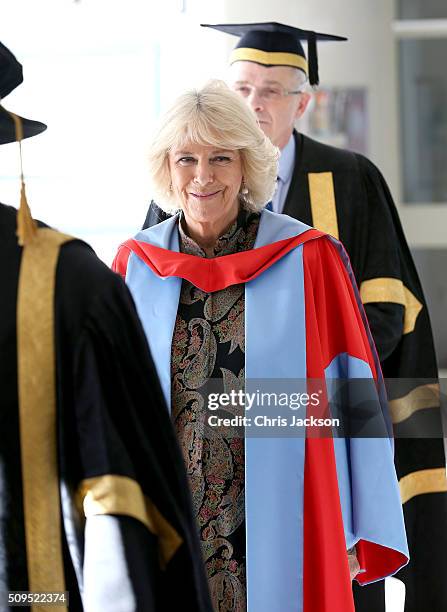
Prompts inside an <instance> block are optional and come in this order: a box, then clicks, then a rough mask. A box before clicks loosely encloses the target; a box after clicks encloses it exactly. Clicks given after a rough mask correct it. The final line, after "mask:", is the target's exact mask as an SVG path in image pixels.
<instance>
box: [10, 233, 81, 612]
mask: <svg viewBox="0 0 447 612" xmlns="http://www.w3.org/2000/svg"><path fill="white" fill-rule="evenodd" d="M69 240H72V238H71V237H70V236H66V235H64V234H60V233H59V232H56V231H54V230H51V229H47V228H41V229H39V230H38V231H37V234H36V236H35V237H34V239H33V240H32V241H31V242H30V243H29V244H27V246H25V248H24V249H23V254H22V261H21V267H20V275H19V285H18V296H17V359H18V364H17V365H18V394H19V422H20V449H21V460H22V482H23V510H24V520H25V537H26V555H27V566H28V582H29V585H28V588H29V590H30V591H33V592H42V591H47V592H55V591H65V576H64V565H63V558H62V536H61V509H60V493H59V474H58V457H57V423H56V420H57V415H56V386H55V384H56V357H55V334H54V298H55V283H56V266H57V261H58V257H59V249H60V247H61V245H62V244H64V243H65V242H68V241H69ZM31 610H32V612H65V611H66V610H68V608H67V606H65V605H60V606H54V605H52V606H45V605H43V606H41V605H39V607H36V606H32V607H31Z"/></svg>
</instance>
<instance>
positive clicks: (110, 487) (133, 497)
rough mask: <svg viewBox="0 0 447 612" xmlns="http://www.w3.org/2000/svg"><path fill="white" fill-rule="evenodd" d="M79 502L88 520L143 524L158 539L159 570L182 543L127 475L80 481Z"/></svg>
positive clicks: (98, 477)
mask: <svg viewBox="0 0 447 612" xmlns="http://www.w3.org/2000/svg"><path fill="white" fill-rule="evenodd" d="M78 499H79V503H80V505H82V506H83V510H84V514H85V516H86V517H87V518H88V517H90V516H94V515H98V514H118V515H125V516H130V517H132V518H135V519H137V520H138V521H140V522H141V523H143V525H145V526H146V527H147V528H148V529H149V531H150V532H151V533H153V534H154V535H156V536H157V537H158V540H159V559H160V567H161V568H162V569H165V568H166V566H167V564H168V563H169V561H170V560H171V559H172V557H173V556H174V555H175V553H176V552H177V550H178V548H179V547H180V546H181V544H182V542H183V540H182V538H181V537H180V536H179V534H178V533H177V531H176V530H175V529H174V527H172V525H171V524H170V523H169V522H168V521H167V520H166V519H165V518H164V516H163V515H162V514H161V513H160V512H159V510H158V508H157V507H156V506H155V504H154V503H153V502H152V501H151V500H150V499H149V498H148V497H147V496H145V495H144V494H143V491H142V490H141V487H140V485H139V484H138V482H136V481H135V480H132V479H131V478H128V477H127V476H117V475H115V474H105V475H104V476H97V477H95V478H87V479H85V480H83V481H82V483H81V485H80V487H79V490H78Z"/></svg>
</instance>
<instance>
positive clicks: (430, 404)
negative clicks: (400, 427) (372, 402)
mask: <svg viewBox="0 0 447 612" xmlns="http://www.w3.org/2000/svg"><path fill="white" fill-rule="evenodd" d="M388 404H389V407H390V412H391V419H392V421H393V423H402V421H405V419H408V418H410V417H411V416H412V415H413V414H414V413H415V412H417V411H418V410H424V409H425V408H439V384H438V383H430V384H427V385H420V386H419V387H415V388H414V389H412V390H411V391H410V392H409V393H407V395H404V396H403V397H399V398H397V399H393V400H390V401H389V402H388Z"/></svg>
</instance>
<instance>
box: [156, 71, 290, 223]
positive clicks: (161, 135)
mask: <svg viewBox="0 0 447 612" xmlns="http://www.w3.org/2000/svg"><path fill="white" fill-rule="evenodd" d="M187 142H193V143H195V144H200V145H210V146H215V147H219V148H221V149H228V150H238V151H239V152H240V155H241V161H242V172H243V176H244V187H245V188H246V190H247V191H248V193H246V194H245V193H244V194H240V196H239V198H240V201H241V204H242V206H243V207H244V208H246V209H247V210H251V211H257V210H261V209H262V208H263V207H264V206H265V204H266V203H267V202H269V201H270V200H271V198H272V196H273V193H274V191H275V187H276V177H277V173H278V157H279V150H278V149H277V148H276V147H275V146H274V145H273V144H272V143H271V142H270V140H269V139H268V138H267V137H266V136H265V135H264V132H263V131H262V130H261V128H260V127H259V125H258V123H257V121H256V117H255V115H254V113H253V111H252V110H251V109H250V108H249V107H248V106H247V104H246V103H245V102H244V101H243V100H242V99H241V98H240V96H239V95H238V94H236V93H235V92H233V91H231V89H230V88H229V87H228V86H227V85H226V84H225V83H224V82H223V81H217V80H213V81H210V82H208V83H207V84H206V85H205V86H204V87H203V88H201V89H192V90H190V91H187V92H186V93H184V94H183V95H181V96H179V97H178V98H177V99H176V100H175V102H174V104H173V105H172V106H171V108H170V109H169V110H168V111H167V112H166V113H165V114H164V115H163V117H162V118H161V120H160V122H159V125H158V129H157V131H156V134H155V138H154V139H153V142H152V146H151V148H150V153H149V171H150V175H151V182H152V190H153V192H152V196H153V198H154V200H155V202H156V203H157V204H158V205H159V206H160V207H161V208H162V209H163V210H164V211H165V212H168V213H172V212H175V211H176V210H178V209H179V208H180V203H179V202H178V201H177V200H176V198H175V195H174V193H173V192H172V190H171V188H170V184H171V176H170V171H169V159H168V156H169V151H170V150H171V149H173V148H178V147H182V146H184V145H185V144H186V143H187ZM244 191H245V190H244Z"/></svg>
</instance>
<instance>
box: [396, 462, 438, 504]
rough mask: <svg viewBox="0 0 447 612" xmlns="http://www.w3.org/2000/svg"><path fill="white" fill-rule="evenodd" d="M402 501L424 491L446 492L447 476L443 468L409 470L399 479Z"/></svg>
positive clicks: (404, 501)
mask: <svg viewBox="0 0 447 612" xmlns="http://www.w3.org/2000/svg"><path fill="white" fill-rule="evenodd" d="M399 487H400V495H401V498H402V503H403V504H405V503H406V502H407V501H409V500H410V499H412V498H413V497H416V495H423V494H425V493H446V492H447V478H446V473H445V468H444V467H441V468H433V469H431V470H418V471H417V472H411V474H407V475H406V476H404V477H403V478H401V479H400V480H399Z"/></svg>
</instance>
